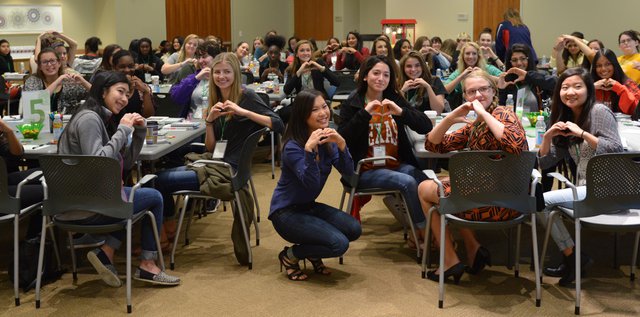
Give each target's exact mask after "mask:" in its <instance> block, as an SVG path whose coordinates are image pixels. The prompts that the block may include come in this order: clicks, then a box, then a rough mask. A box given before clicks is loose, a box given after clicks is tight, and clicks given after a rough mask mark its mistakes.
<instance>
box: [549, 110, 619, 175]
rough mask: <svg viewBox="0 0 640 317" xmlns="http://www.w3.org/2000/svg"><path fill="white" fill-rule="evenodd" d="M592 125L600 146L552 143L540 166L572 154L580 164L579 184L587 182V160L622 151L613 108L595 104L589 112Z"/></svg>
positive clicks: (556, 161) (551, 164) (590, 130)
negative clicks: (599, 155)
mask: <svg viewBox="0 0 640 317" xmlns="http://www.w3.org/2000/svg"><path fill="white" fill-rule="evenodd" d="M589 120H590V121H591V127H590V128H589V133H591V134H593V135H595V136H596V137H598V146H597V147H596V148H595V149H592V148H591V146H589V144H588V143H587V142H582V143H580V144H577V145H572V146H570V147H569V148H566V149H564V148H557V147H556V146H555V145H553V144H551V149H550V151H549V153H548V154H547V155H545V156H542V157H540V158H539V160H540V167H541V168H542V169H547V168H550V167H553V166H555V165H556V164H557V163H558V161H560V160H561V159H563V158H565V157H567V156H570V157H571V158H572V159H573V161H574V162H576V164H577V165H578V168H577V172H578V179H577V185H579V186H583V185H585V184H586V179H585V177H586V173H587V162H589V159H590V158H592V157H593V156H595V155H598V154H604V153H616V152H622V150H623V148H622V142H621V141H620V134H619V133H618V123H617V122H616V118H615V116H614V115H613V112H611V110H610V109H609V108H608V107H607V106H605V105H603V104H599V103H597V104H595V105H593V109H591V112H590V113H589Z"/></svg>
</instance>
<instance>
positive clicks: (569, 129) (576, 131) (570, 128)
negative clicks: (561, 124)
mask: <svg viewBox="0 0 640 317" xmlns="http://www.w3.org/2000/svg"><path fill="white" fill-rule="evenodd" d="M583 131H584V130H582V128H581V127H580V126H578V125H577V124H575V123H573V122H571V121H567V122H565V130H564V135H565V136H575V137H580V136H581V134H582V132H583Z"/></svg>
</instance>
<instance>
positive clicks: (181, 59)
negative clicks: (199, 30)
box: [178, 34, 200, 63]
mask: <svg viewBox="0 0 640 317" xmlns="http://www.w3.org/2000/svg"><path fill="white" fill-rule="evenodd" d="M199 38H200V37H199V36H197V35H195V34H189V35H187V37H186V38H185V39H184V42H183V44H182V47H180V53H178V63H182V62H184V60H185V59H187V51H186V49H187V43H189V42H190V41H192V40H196V46H198V43H197V40H198V39H199Z"/></svg>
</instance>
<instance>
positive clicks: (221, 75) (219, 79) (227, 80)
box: [213, 62, 234, 90]
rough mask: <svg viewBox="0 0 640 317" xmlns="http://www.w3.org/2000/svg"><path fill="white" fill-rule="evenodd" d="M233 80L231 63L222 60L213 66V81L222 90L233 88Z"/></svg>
mask: <svg viewBox="0 0 640 317" xmlns="http://www.w3.org/2000/svg"><path fill="white" fill-rule="evenodd" d="M233 80H234V74H233V68H232V67H231V65H229V63H227V62H220V63H218V64H216V65H215V66H213V83H214V84H215V85H216V86H217V87H218V88H220V90H225V89H229V88H231V85H233Z"/></svg>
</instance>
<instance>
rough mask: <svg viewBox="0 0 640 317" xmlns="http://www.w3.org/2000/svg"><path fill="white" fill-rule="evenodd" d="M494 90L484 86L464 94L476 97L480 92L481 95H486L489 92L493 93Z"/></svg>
mask: <svg viewBox="0 0 640 317" xmlns="http://www.w3.org/2000/svg"><path fill="white" fill-rule="evenodd" d="M492 90H493V88H492V87H491V86H484V87H480V88H478V89H469V90H466V91H465V92H464V93H465V95H467V96H475V95H476V94H477V93H478V92H480V94H482V95H485V94H487V93H488V92H490V91H492Z"/></svg>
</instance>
